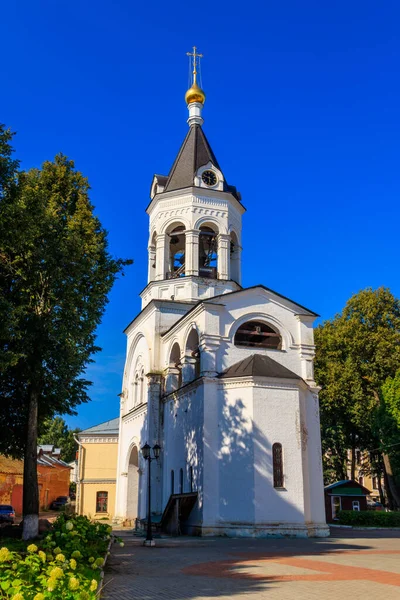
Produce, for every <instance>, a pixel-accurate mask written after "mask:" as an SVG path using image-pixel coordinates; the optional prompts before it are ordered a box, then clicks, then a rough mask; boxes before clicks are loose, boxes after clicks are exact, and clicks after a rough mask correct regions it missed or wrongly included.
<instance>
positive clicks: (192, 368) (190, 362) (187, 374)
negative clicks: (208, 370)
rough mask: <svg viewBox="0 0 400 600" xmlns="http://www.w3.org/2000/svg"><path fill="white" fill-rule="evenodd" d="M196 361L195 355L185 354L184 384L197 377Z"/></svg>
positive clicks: (183, 366)
mask: <svg viewBox="0 0 400 600" xmlns="http://www.w3.org/2000/svg"><path fill="white" fill-rule="evenodd" d="M196 362H197V359H196V358H194V357H193V356H191V355H190V356H184V357H183V359H182V385H185V384H186V383H190V382H191V381H193V380H194V379H196Z"/></svg>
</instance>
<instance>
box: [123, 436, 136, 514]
mask: <svg viewBox="0 0 400 600" xmlns="http://www.w3.org/2000/svg"><path fill="white" fill-rule="evenodd" d="M138 505H139V454H138V449H137V446H133V448H132V450H131V455H130V457H129V465H128V497H127V510H126V516H127V517H128V519H136V518H137V517H138Z"/></svg>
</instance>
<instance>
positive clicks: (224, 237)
mask: <svg viewBox="0 0 400 600" xmlns="http://www.w3.org/2000/svg"><path fill="white" fill-rule="evenodd" d="M230 242H231V238H230V236H229V235H228V234H226V233H219V234H218V279H230V264H229V263H230V260H229V258H230Z"/></svg>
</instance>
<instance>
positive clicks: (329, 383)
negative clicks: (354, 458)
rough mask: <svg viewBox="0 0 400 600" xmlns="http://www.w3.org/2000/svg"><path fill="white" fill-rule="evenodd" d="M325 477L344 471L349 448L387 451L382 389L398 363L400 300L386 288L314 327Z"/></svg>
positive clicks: (369, 292)
mask: <svg viewBox="0 0 400 600" xmlns="http://www.w3.org/2000/svg"><path fill="white" fill-rule="evenodd" d="M315 343H316V361H315V378H316V381H317V383H318V384H319V385H320V386H321V387H322V389H321V392H320V406H321V426H322V438H323V443H324V460H325V465H324V466H325V475H326V479H327V480H332V479H342V478H343V475H345V474H346V461H347V450H348V449H349V448H352V447H353V448H354V447H355V445H356V446H357V447H358V448H361V449H365V450H371V451H375V450H376V449H377V448H378V449H383V446H382V439H381V430H380V428H379V424H378V420H377V419H378V414H380V415H381V417H380V418H382V411H383V410H384V409H383V408H382V407H381V402H380V397H381V388H382V386H384V385H385V382H387V380H388V378H390V377H393V376H394V375H395V374H396V371H397V369H398V368H399V366H400V302H399V300H398V299H396V298H395V297H394V296H393V295H392V293H391V292H390V290H388V289H387V288H379V289H377V290H372V289H366V290H363V291H361V292H359V293H358V294H355V295H354V296H352V297H351V298H350V299H349V301H348V302H347V304H346V306H345V307H344V309H343V311H342V313H340V314H338V315H336V316H335V317H334V318H333V319H332V320H328V321H326V322H324V323H323V324H322V325H320V326H319V327H318V328H317V329H316V331H315Z"/></svg>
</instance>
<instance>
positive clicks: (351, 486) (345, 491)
mask: <svg viewBox="0 0 400 600" xmlns="http://www.w3.org/2000/svg"><path fill="white" fill-rule="evenodd" d="M325 491H326V492H331V494H329V495H334V496H368V495H369V494H370V493H371V492H370V491H369V490H368V489H367V488H366V487H364V486H363V485H361V483H358V481H354V480H353V479H342V480H341V481H335V483H331V484H330V485H327V486H326V487H325Z"/></svg>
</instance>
